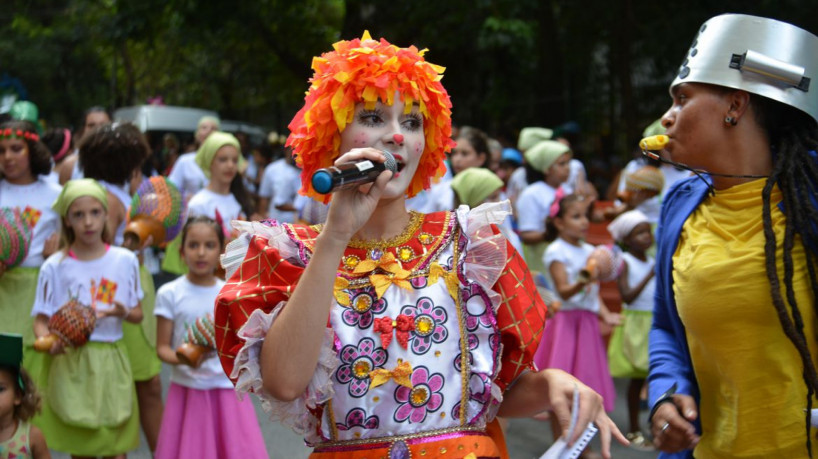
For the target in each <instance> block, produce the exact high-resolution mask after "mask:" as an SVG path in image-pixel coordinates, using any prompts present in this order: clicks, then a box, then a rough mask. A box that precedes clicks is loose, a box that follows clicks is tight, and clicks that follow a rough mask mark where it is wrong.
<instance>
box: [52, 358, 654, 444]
mask: <svg viewBox="0 0 818 459" xmlns="http://www.w3.org/2000/svg"><path fill="white" fill-rule="evenodd" d="M168 375H169V370H168V367H167V366H166V365H164V366H163V368H162V379H163V381H162V383H163V388H164V389H165V390H167V387H168ZM616 387H617V392H618V394H619V397H620V398H619V401H618V402H617V404H616V409H615V410H614V412H613V413H612V418H613V419H614V421H615V422H616V423H617V425H620V426H625V425H627V411H626V409H625V407H624V403H623V402H624V398H623V397H624V393H625V388H626V384H624V383H623V382H622V381H617V386H616ZM256 414H257V415H258V419H259V423H260V425H261V430H262V432H263V434H264V438H265V439H266V441H267V451H269V452H270V457H271V458H275V459H304V458H306V457H307V456H308V455H309V449H308V448H307V447H305V446H304V443H303V441H302V440H301V438H299V437H298V436H297V435H295V434H294V433H292V431H290V430H289V429H286V428H284V427H282V426H280V425H278V424H276V423H273V422H271V421H269V420H267V419H266V417H265V415H264V412H263V411H262V410H261V407H260V406H259V405H258V403H256ZM646 416H647V414H646V413H644V412H643V413H642V417H643V420H644V419H645V418H646ZM506 440H507V442H508V447H509V455H510V456H511V458H513V459H518V458H519V459H532V458H539V457H540V455H542V453H544V452H545V450H546V449H548V447H549V446H550V445H551V443H552V441H553V439H552V435H551V428H550V426H549V424H548V423H547V422H542V421H536V420H533V419H513V420H511V422H510V424H509V428H508V431H507V439H506ZM592 444H594V445H595V446H594V449H595V450H596V451H599V443H598V439H595V440H594V442H593V443H592ZM52 455H53V457H54V458H55V459H68V458H69V456H68V455H66V454H62V453H57V452H52ZM128 457H129V458H135V459H150V458H151V456H150V452H149V450H148V446H147V444H146V443H145V439H144V438H142V439H141V442H140V445H139V449H138V450H136V451H134V452H132V453H130V454H129V455H128ZM613 457H614V458H617V459H649V458H655V457H656V453H652V452H642V451H635V450H633V449H630V448H625V447H623V446H621V445H619V444H615V445H614V448H613ZM184 459H186V458H184Z"/></svg>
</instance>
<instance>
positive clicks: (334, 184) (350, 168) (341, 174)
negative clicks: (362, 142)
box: [311, 150, 398, 194]
mask: <svg viewBox="0 0 818 459" xmlns="http://www.w3.org/2000/svg"><path fill="white" fill-rule="evenodd" d="M381 153H382V154H383V155H384V156H385V157H386V161H384V162H382V163H379V162H376V161H372V160H369V159H366V158H363V159H361V160H359V161H355V162H350V163H344V164H338V165H335V166H330V167H326V168H323V169H318V170H317V171H315V172H314V173H313V174H312V178H311V182H312V187H313V188H314V189H315V191H317V192H318V193H321V194H327V193H334V192H336V191H339V190H346V189H349V188H354V187H358V186H360V185H364V184H367V183H372V182H374V181H375V180H376V179H377V178H378V176H379V175H381V172H383V171H385V170H389V171H392V174H393V175H394V174H395V173H396V172H397V171H398V163H397V161H396V160H395V157H394V156H393V155H392V153H390V152H388V151H386V150H382V151H381Z"/></svg>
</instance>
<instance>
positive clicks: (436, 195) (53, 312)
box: [0, 15, 818, 459]
mask: <svg viewBox="0 0 818 459" xmlns="http://www.w3.org/2000/svg"><path fill="white" fill-rule="evenodd" d="M781 28H784V29H785V30H787V31H789V33H790V34H791V36H792V37H793V38H791V40H790V41H791V42H792V43H789V42H788V44H787V46H791V47H792V48H793V49H805V50H807V51H810V52H813V54H812V55H809V53H808V52H807V51H800V52H795V51H794V52H793V53H792V55H794V56H795V57H794V58H793V57H791V55H790V54H786V53H784V54H780V55H779V54H775V53H776V52H778V51H776V49H773V48H774V47H773V46H772V45H771V44H770V43H771V42H772V41H773V37H774V36H775V33H776V32H775V31H776V30H779V29H781ZM730 34H734V35H736V34H737V35H741V36H746V37H747V39H748V40H752V43H753V46H754V48H753V49H754V50H756V51H757V52H759V53H769V54H771V56H769V57H768V60H766V61H764V62H766V63H767V64H766V65H767V66H766V67H764V69H765V70H764V72H761V71H758V72H757V71H755V70H754V68H753V59H754V55H752V54H750V52H749V51H748V52H747V55H745V58H744V59H745V61H746V64H745V63H744V62H745V61H742V63H741V64H737V65H739V68H730V67H727V70H723V71H722V73H718V72H712V71H710V69H711V67H713V66H715V65H716V64H713V61H714V60H715V59H716V58H717V57H718V56H721V55H722V54H724V53H725V52H727V51H725V50H726V49H727V45H726V44H725V43H726V42H727V40H726V39H725V37H727V36H729V35H730ZM816 52H818V38H816V37H815V36H814V35H812V34H810V33H809V32H806V31H803V30H801V29H798V28H796V27H794V26H791V25H789V24H785V23H781V22H778V21H773V20H770V19H764V18H752V17H749V16H743V15H724V16H718V17H716V18H713V19H711V20H710V21H708V22H707V23H706V24H705V25H704V26H703V27H702V28H701V30H700V31H699V36H698V37H697V39H696V41H695V42H694V45H693V46H692V48H691V52H690V53H689V56H688V58H687V59H686V60H685V63H684V64H683V66H682V67H681V69H680V71H679V74H678V77H677V78H676V79H675V80H674V81H673V83H672V84H671V95H672V98H673V103H672V106H671V108H670V109H669V110H668V111H667V112H666V113H665V114H664V115H662V117H661V118H660V119H658V120H656V121H655V122H654V123H651V124H650V125H648V126H647V127H646V128H645V131H644V135H645V137H651V136H665V137H662V138H663V139H665V141H666V142H667V143H666V145H665V146H664V147H663V148H661V149H660V151H657V152H656V153H655V154H653V155H650V156H641V155H640V156H639V157H638V158H637V159H634V160H633V161H631V162H630V163H628V165H627V166H626V167H625V168H623V170H622V172H621V174H620V176H619V177H618V179H617V182H616V184H615V186H613V187H612V192H611V193H609V192H608V190H597V189H595V188H594V186H593V185H592V182H591V181H590V180H589V177H588V176H587V173H586V170H585V167H584V166H583V163H582V162H581V161H579V160H578V159H576V158H574V155H573V150H572V145H571V142H570V141H569V140H568V139H567V138H565V137H564V136H562V135H561V133H560V132H559V130H552V129H548V128H545V127H539V126H524V127H521V128H520V131H519V136H518V138H517V142H516V144H515V145H503V144H502V143H501V142H499V141H498V140H495V139H492V138H491V137H490V136H489V135H487V133H485V132H483V131H482V130H481V129H479V128H476V127H473V126H459V127H457V126H453V125H452V123H451V117H452V109H453V108H452V103H451V101H450V100H449V96H448V94H447V92H446V89H445V88H444V87H443V85H442V84H441V77H442V72H443V71H442V68H441V67H438V66H436V65H433V64H431V63H429V62H427V61H426V60H425V57H424V52H422V51H418V50H417V49H416V48H414V47H408V48H399V47H397V46H395V45H392V44H390V43H389V42H387V41H386V40H385V39H380V40H373V39H372V38H371V37H370V36H369V35H368V33H365V34H364V35H363V37H362V38H360V39H354V40H345V41H340V42H338V43H336V44H335V45H334V47H333V51H330V52H327V53H325V54H323V55H322V56H320V57H319V58H316V59H315V61H314V62H313V70H314V71H315V73H314V75H313V78H312V79H311V80H310V88H309V91H308V92H307V95H306V98H305V104H304V107H303V108H302V109H301V110H300V111H299V112H298V113H297V114H296V115H295V117H294V118H293V120H292V122H291V123H290V125H289V129H290V135H289V137H284V136H279V135H278V134H276V133H271V134H270V136H269V137H268V139H267V141H266V142H265V144H264V145H250V144H249V143H248V142H247V138H246V137H244V136H241V135H234V134H231V133H227V132H223V131H222V130H221V129H220V128H221V126H220V120H219V119H218V118H215V117H209V116H208V117H203V118H202V119H201V120H200V121H199V123H198V126H197V128H196V131H195V133H194V139H195V142H194V144H193V145H191V146H190V148H189V151H186V152H184V151H181V150H182V149H183V148H182V147H180V145H179V142H178V140H176V139H175V137H173V136H166V137H165V138H163V142H162V147H161V148H159V149H152V148H151V146H150V145H149V144H148V142H147V141H146V138H145V136H144V134H143V133H141V132H140V131H139V130H138V129H137V128H136V127H135V126H133V125H131V124H128V123H119V122H113V120H112V119H111V116H110V114H109V113H108V112H107V111H106V110H104V109H102V108H100V107H92V108H90V109H88V110H87V111H86V112H85V114H84V118H83V119H82V122H81V123H79V124H78V126H79V127H78V129H76V130H75V131H72V130H70V129H63V128H57V129H53V128H52V129H48V130H43V129H42V126H41V125H40V119H39V115H38V114H37V113H36V106H34V105H33V104H31V103H30V102H28V101H23V102H18V103H17V104H15V107H13V108H12V110H11V112H9V114H8V115H7V116H6V117H7V118H8V119H7V120H6V121H4V122H2V124H0V208H3V209H8V212H7V214H4V215H12V214H14V215H17V217H18V220H17V221H19V222H22V223H20V224H21V225H25V227H26V228H28V231H29V232H30V242H28V243H27V246H28V247H27V252H26V255H25V258H24V259H23V260H22V261H21V262H19V263H16V264H15V265H13V266H7V265H6V264H4V263H3V262H2V260H0V311H2V324H1V325H0V347H2V349H1V352H0V355H2V358H0V454H6V453H8V457H48V455H49V453H48V450H49V448H50V449H52V450H56V451H62V452H66V453H69V454H71V455H72V457H99V456H102V457H124V456H125V455H126V454H127V452H128V451H131V450H133V449H135V448H136V447H137V445H138V442H139V432H140V429H141V431H142V432H143V433H144V436H145V439H146V440H147V443H148V446H149V447H150V449H151V451H152V453H153V454H154V457H157V458H177V457H213V458H223V457H242V458H244V457H250V458H253V457H269V455H268V453H270V452H268V451H267V450H266V447H265V444H264V440H263V438H262V435H261V431H260V429H259V425H258V423H257V420H256V416H255V413H254V411H253V407H252V404H251V403H250V402H249V400H247V399H246V398H244V399H239V398H237V397H236V394H235V393H234V391H235V392H236V393H238V394H244V393H252V394H255V395H256V396H258V397H259V398H261V399H262V406H263V407H264V409H265V410H266V411H267V412H268V413H269V415H270V417H271V418H272V419H274V420H278V421H280V422H282V423H284V424H285V425H288V426H290V427H291V428H292V429H293V430H294V431H295V432H297V433H299V434H301V435H303V437H304V438H305V441H306V443H307V444H308V445H309V446H311V447H313V448H314V449H313V453H312V456H311V457H314V458H317V459H320V458H336V457H363V456H362V455H364V454H368V455H372V456H373V457H381V456H385V457H390V458H397V457H422V456H428V457H458V458H462V457H508V453H507V450H506V446H505V437H504V429H506V428H508V426H507V425H506V424H505V423H504V422H503V420H504V419H506V418H513V417H537V418H539V419H549V420H550V421H551V426H552V429H553V432H554V438H558V437H565V438H566V440H567V441H568V443H569V444H570V443H573V442H575V441H576V440H577V438H578V437H579V436H580V434H581V433H582V429H570V428H569V426H570V424H571V422H570V420H571V417H572V414H573V415H575V416H577V417H578V424H577V425H579V426H585V425H588V424H589V423H594V424H595V425H596V426H597V428H598V429H599V431H600V438H601V440H602V442H601V445H602V450H601V455H602V456H603V457H610V444H611V441H612V440H616V441H619V442H621V443H623V444H630V446H632V447H635V448H639V449H644V450H653V449H654V448H656V449H659V450H661V451H662V454H664V455H667V456H668V457H671V456H673V457H692V456H693V455H695V456H696V457H705V458H709V457H739V456H740V457H778V456H780V457H785V456H786V457H812V454H813V451H814V449H813V448H814V447H813V441H812V440H813V437H814V434H815V426H814V421H812V418H811V415H812V413H813V412H812V411H811V408H812V406H813V404H814V402H815V398H816V391H818V373H817V372H816V365H818V359H816V353H818V348H816V346H818V343H816V342H815V340H814V336H815V332H816V326H817V325H818V323H816V321H817V320H818V317H817V316H816V310H815V309H816V308H815V306H816V293H817V292H818V280H816V269H815V264H816V258H815V256H816V254H818V225H816V221H818V202H816V198H815V196H818V158H816V153H815V151H816V139H818V129H817V128H816V119H818V97H816V95H815V88H813V89H812V93H810V92H809V88H808V86H809V85H808V83H807V87H806V89H805V88H804V83H803V82H802V81H801V80H799V81H797V82H792V84H791V85H790V86H786V87H784V83H781V81H782V79H783V78H785V77H788V76H789V75H790V73H791V72H790V73H786V71H790V70H791V67H792V65H801V66H802V67H804V68H805V69H806V70H805V71H804V69H803V68H802V73H804V72H806V73H807V74H808V73H809V72H810V71H815V70H818V62H816V60H815V57H814V56H815V53H816ZM799 53H805V54H804V56H807V57H806V58H805V60H798V59H796V58H800V57H802V56H801V55H800V54H799ZM714 56H715V57H714ZM770 59H772V60H773V61H775V59H778V61H775V62H783V63H784V64H786V65H790V67H787V66H786V65H784V64H782V65H781V66H779V67H780V68H783V69H784V70H781V73H782V74H783V75H784V76H780V75H779V76H778V77H776V78H777V79H775V80H774V81H767V80H764V78H766V77H769V75H770V74H772V75H773V77H775V76H776V73H775V72H776V70H775V68H774V67H775V66H774V65H773V64H770V63H769V62H770ZM788 59H790V60H792V62H790V61H788ZM728 60H729V59H728ZM741 65H744V66H745V67H743V68H742V67H741ZM770 66H772V67H773V69H772V70H771V67H770ZM725 72H727V73H725ZM758 75H762V76H761V77H759V76H758ZM765 75H766V76H765ZM791 86H794V87H795V89H793V88H792V87H791ZM384 151H388V152H389V153H390V154H391V156H392V157H394V159H395V161H396V163H397V167H396V169H395V170H394V171H389V170H387V171H384V172H382V173H381V174H380V175H378V177H377V179H376V180H374V181H373V182H371V183H367V184H365V185H362V186H359V187H354V188H349V189H343V190H339V191H337V192H335V193H332V194H320V193H318V192H317V191H316V190H315V189H314V188H313V186H312V182H311V177H312V175H313V173H314V172H315V171H316V170H318V169H321V168H327V167H330V166H332V165H339V164H345V163H350V162H357V163H362V164H363V163H365V162H366V161H369V162H374V163H380V162H384V161H385V160H386V156H385V154H384ZM152 176H164V177H167V181H168V182H169V183H172V184H174V185H175V187H176V188H178V190H180V191H181V193H182V196H183V200H184V208H185V209H186V212H187V219H186V222H184V224H183V227H182V229H181V231H180V233H179V234H178V236H176V237H173V238H171V239H170V240H168V241H155V240H152V239H150V238H149V239H147V240H134V239H133V238H128V237H126V232H127V231H126V225H127V223H128V220H129V217H128V215H129V209H130V207H131V205H132V203H133V202H135V201H134V194H135V193H136V192H137V189H138V188H139V187H140V185H142V184H143V183H144V181H145V180H147V179H148V178H149V177H152ZM601 198H611V199H610V200H609V204H610V205H608V206H603V205H601V202H600V201H602V200H603V199H601ZM606 201H608V200H606ZM15 212H16V213H15ZM591 225H597V226H605V227H606V228H607V230H608V233H609V236H610V241H611V244H609V245H608V246H605V247H603V249H604V250H602V251H600V248H598V247H595V246H593V245H591V244H589V243H588V242H586V240H587V239H588V236H589V228H590V227H591ZM654 233H655V234H656V239H654ZM7 240H9V241H10V239H4V243H5V241H7ZM12 242H13V241H12ZM10 243H11V242H9V244H10ZM160 246H161V247H162V249H159V247H160ZM3 253H5V252H3V251H2V250H0V254H3ZM600 253H603V254H606V255H605V256H607V257H608V258H606V259H600V258H598V256H599V254H600ZM606 263H607V265H606ZM160 266H161V271H160V268H159V267H160ZM602 281H614V282H615V284H616V286H617V288H618V293H619V295H620V297H621V299H622V301H623V303H624V304H623V309H622V311H621V312H617V311H614V310H612V309H611V307H610V306H611V305H609V304H606V302H605V300H604V299H603V297H602V295H601V294H600V283H601V282H602ZM157 287H158V289H157ZM88 308H91V309H90V310H92V311H93V313H92V318H91V319H88V320H91V323H92V324H93V325H92V327H91V329H90V330H89V333H90V335H89V336H86V337H85V341H87V342H84V341H83V343H80V344H81V345H69V343H70V342H71V341H70V340H68V339H67V338H66V337H64V336H62V335H60V336H58V337H57V336H55V330H54V328H53V327H52V323H53V322H54V320H55V319H54V318H55V317H60V318H62V319H61V320H64V321H69V322H71V326H72V327H77V326H78V323H79V322H81V321H82V320H81V317H83V316H82V315H83V314H84V313H83V312H82V311H83V310H87V309H88ZM69 309H70V311H69ZM66 311H67V312H66ZM63 317H68V318H67V319H66V318H63ZM608 329H613V333H612V334H611V336H610V341H609V342H607V341H606V337H605V336H603V332H604V331H605V330H608ZM196 333H198V334H203V335H206V336H210V337H211V338H210V343H211V345H212V348H211V349H210V350H209V351H208V352H207V354H206V355H205V358H204V361H203V362H202V363H201V364H194V365H191V364H190V362H188V361H187V360H186V359H185V358H182V357H181V356H180V355H179V354H178V353H177V349H178V348H179V347H180V346H181V345H182V344H183V343H185V342H186V341H187V340H188V337H189V336H190V335H191V334H196ZM163 362H164V363H165V364H167V365H170V366H172V370H171V378H170V381H171V383H170V387H169V389H168V391H167V396H166V398H165V399H164V400H163V397H162V387H161V382H160V378H159V373H160V371H161V368H162V363H163ZM613 378H625V379H627V380H628V381H629V382H628V389H627V397H626V401H625V403H626V404H627V408H628V414H629V416H628V425H627V426H626V427H627V428H623V429H622V430H623V431H625V434H624V435H623V434H622V433H620V429H619V428H618V427H617V426H616V425H615V424H614V423H613V421H611V419H610V418H609V417H608V414H607V413H609V412H611V411H612V410H613V408H614V404H615V403H616V402H617V400H616V393H615V390H614V384H613ZM575 399H576V400H575ZM574 401H578V402H579V403H578V405H576V404H574V406H578V412H576V413H572V410H573V409H574V408H572V403H573V402H574ZM643 405H647V406H648V407H649V408H650V420H649V426H642V425H640V411H641V410H642V409H643V408H642V407H643ZM815 416H816V417H818V415H815ZM622 427H625V426H622ZM643 427H648V429H645V430H643ZM11 454H16V455H17V456H11ZM596 454H597V453H596V452H594V451H591V450H590V449H585V450H584V451H582V455H583V456H582V457H593V456H594V455H596ZM26 455H27V456H26ZM0 457H6V456H0Z"/></svg>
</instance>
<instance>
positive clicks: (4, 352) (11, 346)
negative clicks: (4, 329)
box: [0, 333, 23, 368]
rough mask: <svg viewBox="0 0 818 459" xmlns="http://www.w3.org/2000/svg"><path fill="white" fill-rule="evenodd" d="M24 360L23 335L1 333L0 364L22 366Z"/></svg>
mask: <svg viewBox="0 0 818 459" xmlns="http://www.w3.org/2000/svg"><path fill="white" fill-rule="evenodd" d="M22 362H23V335H17V334H12V333H0V365H3V366H8V367H14V368H20V364H21V363H22Z"/></svg>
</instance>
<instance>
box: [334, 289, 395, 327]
mask: <svg viewBox="0 0 818 459" xmlns="http://www.w3.org/2000/svg"><path fill="white" fill-rule="evenodd" d="M387 306H388V304H387V302H386V298H380V299H379V298H378V296H377V295H376V294H375V291H374V289H372V288H367V289H365V290H363V291H361V292H360V293H358V294H356V295H355V296H353V297H352V299H351V301H350V302H349V306H347V307H346V308H345V309H344V312H343V314H342V315H341V319H342V320H343V321H344V323H345V324H347V325H349V326H352V327H358V328H360V329H362V330H363V329H367V328H369V327H371V326H372V322H373V321H374V319H375V314H380V313H381V312H383V311H385V310H386V308H387Z"/></svg>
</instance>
